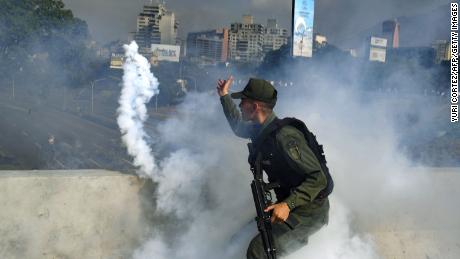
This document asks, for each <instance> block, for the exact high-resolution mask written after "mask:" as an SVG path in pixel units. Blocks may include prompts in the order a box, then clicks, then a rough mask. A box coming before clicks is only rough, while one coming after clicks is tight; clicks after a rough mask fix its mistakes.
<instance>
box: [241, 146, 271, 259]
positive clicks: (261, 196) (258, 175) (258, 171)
mask: <svg viewBox="0 0 460 259" xmlns="http://www.w3.org/2000/svg"><path fill="white" fill-rule="evenodd" d="M248 148H249V154H252V153H251V151H254V150H252V144H251V143H249V144H248ZM261 159H262V155H261V153H260V152H258V154H256V158H255V160H254V162H253V163H250V164H251V171H252V174H253V175H254V180H252V183H251V189H252V196H253V198H254V205H255V206H256V212H257V216H256V218H255V220H256V222H257V229H259V232H260V237H261V238H262V242H263V245H264V250H265V254H266V255H267V259H276V248H275V242H274V240H273V233H272V224H271V213H270V212H265V209H266V208H267V207H268V206H270V205H271V203H272V197H271V193H270V190H272V189H273V188H277V187H279V184H278V183H265V182H264V180H263V177H262V168H261V166H260V162H261Z"/></svg>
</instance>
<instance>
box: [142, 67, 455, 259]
mask: <svg viewBox="0 0 460 259" xmlns="http://www.w3.org/2000/svg"><path fill="white" fill-rule="evenodd" d="M329 61H330V60H329ZM329 61H328V62H325V63H318V65H317V66H316V67H315V68H314V69H310V70H305V68H304V67H302V66H301V65H299V66H295V65H293V66H292V67H289V68H287V70H290V72H291V73H290V74H289V75H290V76H289V77H288V78H289V80H292V81H294V82H297V83H295V84H294V85H293V86H292V87H289V88H283V86H277V87H278V88H279V92H280V98H279V102H278V104H277V107H276V109H275V112H276V113H277V114H278V116H279V117H285V116H295V117H297V118H299V119H302V120H303V121H305V122H306V123H307V125H308V126H309V128H310V129H311V130H312V131H313V132H315V133H316V135H317V136H318V139H319V141H320V142H321V143H322V144H324V146H325V152H326V156H327V159H328V162H329V167H330V168H331V171H332V174H333V177H334V178H335V182H336V189H335V191H334V193H333V194H332V196H331V212H330V222H329V225H328V226H326V227H324V228H323V229H321V230H320V231H319V232H318V233H316V234H315V235H313V236H312V237H311V240H310V242H309V245H307V246H306V247H304V248H302V249H300V250H299V251H297V252H295V253H294V254H292V255H290V256H289V257H288V258H310V257H313V258H315V257H320V258H358V259H360V258H363V259H364V258H380V257H381V251H379V250H378V247H377V246H376V244H375V240H374V239H375V237H374V236H373V234H371V232H372V233H375V232H379V231H388V230H389V229H393V230H398V229H399V228H412V229H415V230H417V229H420V228H424V227H436V228H438V227H441V228H442V227H443V226H445V227H448V226H456V224H458V222H457V223H455V219H456V218H458V215H459V214H460V212H459V210H458V208H453V207H452V206H449V202H445V201H446V200H448V199H447V197H448V195H452V193H449V194H446V193H442V192H439V190H438V189H434V188H432V186H431V185H432V182H433V181H436V179H437V177H438V176H436V175H432V174H430V173H429V172H424V171H423V170H419V169H418V171H417V170H415V169H414V168H413V163H412V162H411V161H410V160H409V159H408V158H407V157H406V155H405V153H404V152H403V150H402V149H401V148H400V143H399V142H400V141H399V140H400V139H399V138H400V137H401V136H402V135H404V134H405V132H402V131H403V130H405V128H404V127H401V125H400V118H399V116H395V113H398V114H400V116H402V117H404V116H405V114H408V113H411V114H414V113H415V114H416V116H420V118H423V117H424V116H425V113H426V112H424V111H423V110H418V111H417V110H416V109H414V107H415V106H414V105H415V104H416V103H423V105H424V106H428V107H430V106H431V105H436V104H437V103H438V100H437V98H438V97H431V96H426V95H424V94H423V91H421V92H420V91H419V92H415V91H413V90H415V89H417V88H418V87H419V85H426V82H423V81H424V80H425V78H424V77H420V76H419V75H417V73H415V74H414V73H404V71H403V72H398V73H391V76H388V77H387V78H384V79H383V82H379V84H380V85H383V86H386V85H388V84H394V82H398V84H399V85H405V86H406V88H405V90H404V91H402V92H399V93H398V92H387V91H386V90H385V91H382V90H380V91H379V90H378V89H374V90H375V91H369V90H368V89H363V87H366V84H364V85H363V83H362V80H361V79H362V78H361V77H360V76H359V75H360V71H361V70H360V67H359V66H356V68H355V67H354V66H351V64H349V63H348V62H349V61H348V60H346V59H345V60H342V61H341V60H334V62H332V63H333V64H335V65H334V66H333V67H335V68H337V70H335V71H334V73H333V74H331V71H332V70H331V65H330V64H329ZM345 68H347V69H345ZM306 72H307V74H305V73H306ZM340 78H347V80H340ZM372 80H374V81H372ZM372 80H371V81H370V82H368V83H370V84H373V83H376V81H375V80H377V79H372ZM378 80H381V79H378ZM233 90H239V89H233ZM393 91H394V90H393ZM401 104H402V105H401ZM149 135H150V136H151V137H152V138H155V139H158V140H159V141H158V143H156V144H155V146H156V147H163V148H165V147H167V148H165V149H166V150H168V152H167V154H166V155H165V157H164V158H162V159H161V161H159V162H158V164H159V166H158V171H157V172H155V173H154V174H152V175H154V177H153V181H155V182H157V183H158V186H157V189H156V194H155V199H156V202H157V210H156V213H157V214H160V215H169V217H168V218H170V219H171V222H169V223H165V224H175V225H178V226H180V227H179V228H175V230H173V231H172V230H165V229H167V228H162V227H161V226H156V227H155V229H156V230H155V233H154V234H153V235H152V238H151V239H150V240H149V241H147V242H146V243H145V244H144V245H143V246H142V247H140V248H139V249H138V250H137V251H136V252H135V253H134V258H138V259H141V258H151V257H155V258H217V257H219V258H244V254H245V250H246V247H247V245H248V243H249V240H250V239H251V238H252V237H253V236H254V235H255V234H256V232H257V231H256V227H255V225H254V221H253V217H254V214H255V212H254V208H253V204H252V198H251V196H250V190H249V182H250V179H251V176H250V174H249V170H248V165H247V162H246V154H247V151H246V150H245V146H246V145H245V143H246V140H242V139H238V138H237V137H235V136H234V135H233V134H232V132H231V131H230V129H229V126H228V124H227V122H226V120H225V118H224V115H223V112H222V110H221V107H220V103H219V100H218V97H217V96H216V95H215V94H209V93H200V94H198V93H191V94H189V95H188V96H187V97H186V99H185V101H184V103H183V104H181V105H180V106H179V107H178V108H177V114H176V115H175V116H173V117H172V118H169V119H168V120H166V121H165V122H163V123H162V124H160V125H158V131H156V132H150V133H149ZM427 201H430V205H429V206H430V208H431V209H432V211H431V212H430V213H429V214H427V213H425V212H426V210H427ZM456 215H457V216H456ZM440 222H441V223H440ZM452 240H454V237H453V236H452V237H451V240H450V241H452Z"/></svg>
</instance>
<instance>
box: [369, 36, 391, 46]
mask: <svg viewBox="0 0 460 259" xmlns="http://www.w3.org/2000/svg"><path fill="white" fill-rule="evenodd" d="M387 41H388V40H387V39H385V38H378V37H371V45H372V46H376V47H382V48H386V47H387Z"/></svg>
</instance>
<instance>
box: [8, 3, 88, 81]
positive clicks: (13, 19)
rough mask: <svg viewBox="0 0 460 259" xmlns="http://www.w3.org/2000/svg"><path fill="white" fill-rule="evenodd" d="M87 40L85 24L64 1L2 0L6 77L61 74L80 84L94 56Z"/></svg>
mask: <svg viewBox="0 0 460 259" xmlns="http://www.w3.org/2000/svg"><path fill="white" fill-rule="evenodd" d="M88 38H89V34H88V27H87V25H86V22H84V21H82V20H80V19H78V18H75V17H74V16H73V14H72V11H70V10H67V9H64V3H63V2H62V1H61V0H28V1H19V0H0V59H1V60H0V63H1V68H0V69H1V70H3V71H2V72H5V73H6V74H10V75H12V76H15V75H16V74H18V73H24V74H26V73H27V75H36V76H38V75H40V74H42V75H43V76H44V77H45V78H46V77H49V76H50V75H49V73H54V72H60V73H63V74H64V77H67V79H70V81H71V82H77V81H80V80H81V79H82V77H81V75H79V74H80V73H81V72H82V70H84V69H85V68H87V67H88V66H87V65H86V64H87V63H88V61H89V58H90V57H91V54H90V53H88V48H87V47H86V45H87V40H88ZM37 57H39V58H37ZM45 63H50V64H45ZM44 66H46V67H47V70H46V71H45V70H44V69H43V67H44ZM33 69H35V70H36V71H31V70H33ZM25 70H27V71H25ZM77 76H78V77H77ZM68 77H70V78H68Z"/></svg>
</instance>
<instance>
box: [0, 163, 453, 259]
mask: <svg viewBox="0 0 460 259" xmlns="http://www.w3.org/2000/svg"><path fill="white" fill-rule="evenodd" d="M430 174H436V177H435V178H434V179H436V181H434V182H432V183H431V184H430V186H432V188H433V192H432V193H435V194H436V196H437V197H433V200H424V201H423V202H425V203H426V204H427V206H426V209H424V208H423V211H422V213H425V214H427V217H426V219H427V220H423V219H424V217H420V216H419V215H417V213H420V212H419V211H417V210H411V209H410V208H408V209H407V210H401V211H399V210H398V211H397V214H395V215H394V217H391V218H390V219H389V218H377V217H376V218H372V219H369V220H370V221H367V222H366V219H362V220H361V221H359V222H358V225H359V226H358V229H359V230H360V231H362V232H366V233H371V235H372V236H373V237H374V240H375V241H376V245H377V248H378V250H379V253H380V254H381V255H382V256H383V258H389V259H390V258H391V259H418V258H423V259H428V258H430V259H434V258H439V259H449V258H452V259H454V258H455V259H456V258H460V238H459V237H460V215H458V213H459V211H460V210H453V211H454V214H450V215H444V219H448V221H449V222H446V220H437V218H436V216H433V215H434V214H433V215H429V214H430V213H432V211H430V210H436V211H437V212H438V213H439V212H440V214H439V215H442V213H443V212H444V211H446V212H448V211H449V212H450V213H452V210H450V209H448V208H447V207H443V206H450V205H449V204H451V206H458V204H459V203H458V201H457V200H456V199H457V198H458V197H460V188H458V186H459V184H460V168H459V169H431V172H430ZM419 175H420V177H424V176H423V174H421V173H420V174H419ZM149 183H150V186H149ZM152 190H153V187H152V185H151V182H148V181H143V180H140V179H139V178H137V177H136V176H132V175H125V174H121V173H117V172H111V171H104V170H84V171H0V206H1V210H0V222H1V223H0V258H2V259H3V258H8V259H9V258H31V259H34V258H53V259H58V258H79V259H80V258H85V259H91V258H130V256H131V254H132V252H133V251H134V249H135V248H137V247H139V246H140V245H141V243H142V241H143V240H144V239H145V237H146V236H147V235H148V234H149V233H151V229H148V228H149V227H155V226H154V224H153V223H152V221H157V220H165V219H153V218H152V217H154V216H152V214H153V213H152V212H153V207H154V204H152V203H151V201H152V200H153V199H151V198H150V197H151V195H152V192H153V191H152ZM430 195H431V196H432V194H430ZM440 199H451V202H447V203H446V204H447V205H443V204H440V205H438V206H435V205H434V204H433V203H434V202H435V201H439V200H440ZM146 201H147V202H146ZM437 215H438V214H437ZM415 216H417V217H415ZM414 218H418V219H420V218H421V219H422V221H423V222H420V221H414ZM147 222H149V223H147Z"/></svg>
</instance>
